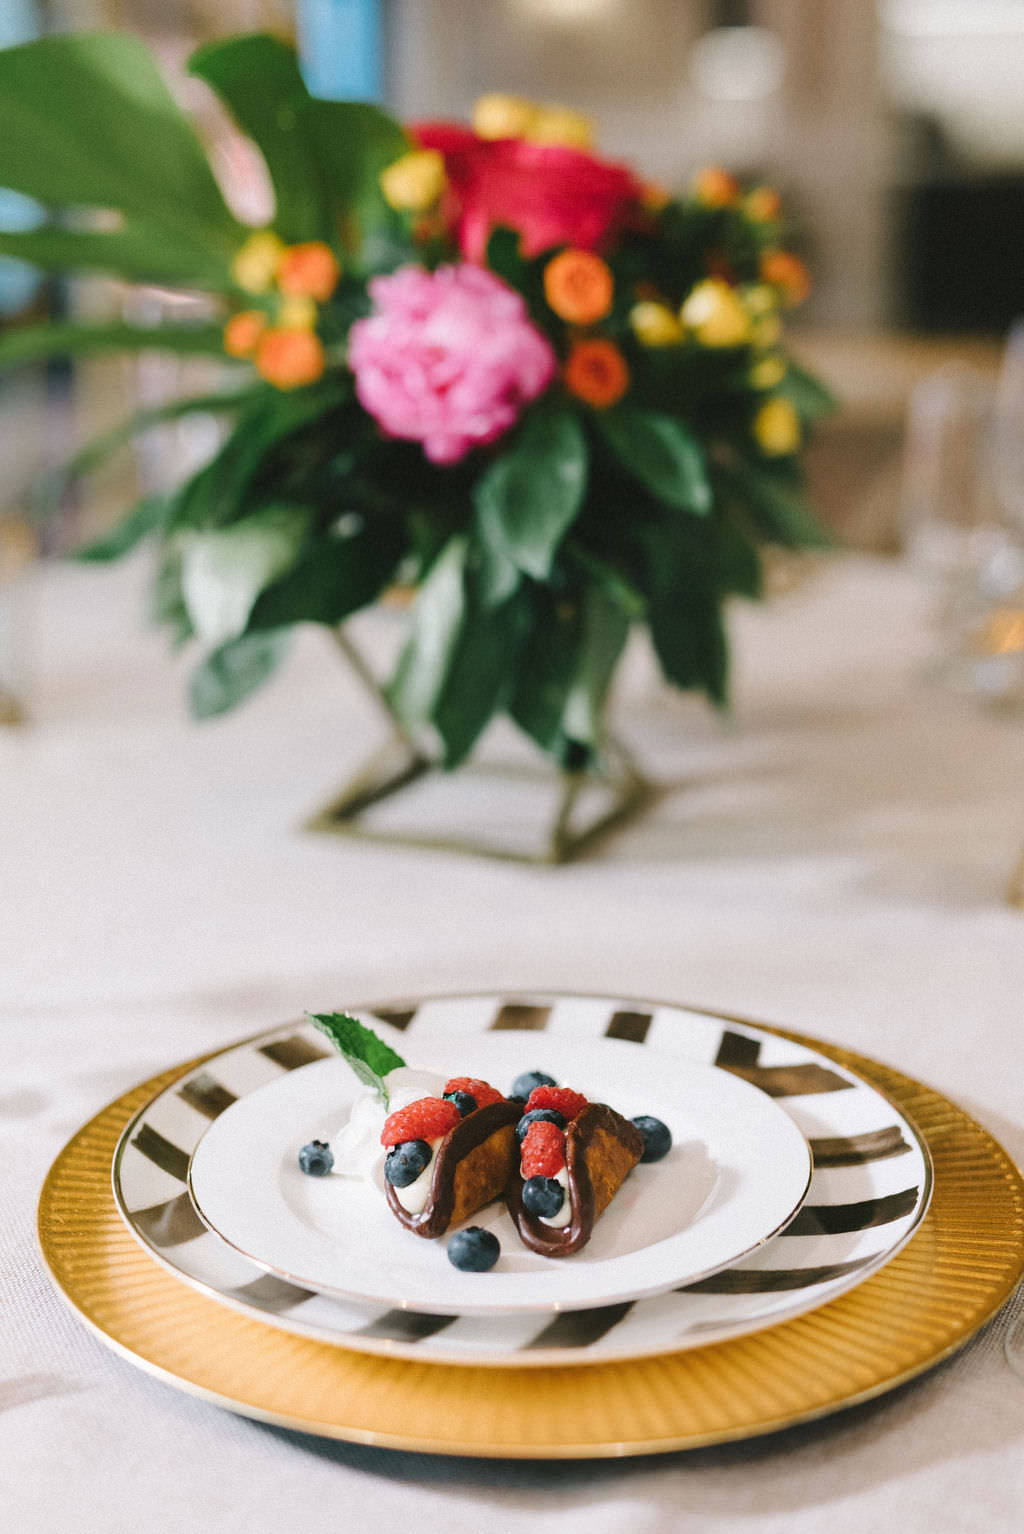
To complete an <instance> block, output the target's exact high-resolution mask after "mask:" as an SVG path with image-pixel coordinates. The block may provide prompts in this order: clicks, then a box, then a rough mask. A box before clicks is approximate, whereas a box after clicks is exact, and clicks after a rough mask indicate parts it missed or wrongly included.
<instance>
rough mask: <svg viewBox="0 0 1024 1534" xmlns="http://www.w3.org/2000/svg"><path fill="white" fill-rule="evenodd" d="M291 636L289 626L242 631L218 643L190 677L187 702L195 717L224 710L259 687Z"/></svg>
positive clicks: (206, 717) (277, 663)
mask: <svg viewBox="0 0 1024 1534" xmlns="http://www.w3.org/2000/svg"><path fill="white" fill-rule="evenodd" d="M290 638H291V634H290V631H289V630H288V629H275V630H272V631H269V632H266V633H261V634H243V635H242V636H241V637H240V638H239V639H229V640H228V642H227V644H223V645H220V646H219V647H218V649H216V650H214V651H213V653H212V654H210V655H208V656H207V657H206V659H205V660H204V661H203V662H202V663H201V665H199V666H198V667H197V668H196V670H195V671H193V673H192V675H191V677H190V678H189V684H188V695H189V704H190V706H191V709H192V713H193V714H194V715H195V717H196V718H197V719H209V718H212V717H213V715H215V714H223V713H226V712H227V710H228V709H231V708H234V707H235V705H236V704H238V703H241V702H242V700H243V698H247V697H249V695H250V693H253V692H255V691H256V689H257V688H259V687H262V686H263V684H264V682H266V681H268V680H269V679H270V677H271V676H272V675H273V674H274V672H275V671H276V670H277V668H278V666H279V665H280V664H281V662H282V660H283V659H284V657H285V654H286V651H287V647H288V642H289V640H290Z"/></svg>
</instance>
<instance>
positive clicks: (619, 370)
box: [563, 338, 629, 410]
mask: <svg viewBox="0 0 1024 1534" xmlns="http://www.w3.org/2000/svg"><path fill="white" fill-rule="evenodd" d="M563 376H564V378H565V387H566V388H567V389H568V390H569V393H570V394H575V395H576V398H577V399H581V400H584V401H585V402H586V403H587V404H588V405H595V406H596V407H597V409H599V410H604V409H606V408H607V406H609V405H614V404H615V403H616V401H617V400H620V399H621V398H622V396H623V395H624V394H625V392H626V390H627V389H628V388H629V368H628V367H627V366H626V359H625V358H624V357H623V355H622V353H621V352H620V351H619V348H618V347H617V346H616V345H615V343H614V341H605V340H601V339H599V338H597V339H590V340H584V341H576V342H574V343H573V347H572V350H571V351H570V353H569V357H568V360H567V362H566V364H565V372H564V375H563Z"/></svg>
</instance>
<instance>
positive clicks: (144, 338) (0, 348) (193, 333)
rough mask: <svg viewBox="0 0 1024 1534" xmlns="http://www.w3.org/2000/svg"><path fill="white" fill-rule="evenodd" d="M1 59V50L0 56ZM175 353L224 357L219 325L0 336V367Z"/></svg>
mask: <svg viewBox="0 0 1024 1534" xmlns="http://www.w3.org/2000/svg"><path fill="white" fill-rule="evenodd" d="M2 58H3V54H2V52H0V59H2ZM128 351H150V352H177V353H179V354H182V355H185V356H197V355H198V356H203V355H205V356H214V357H223V355H224V341H223V336H222V333H221V327H220V326H219V325H202V324H198V325H161V326H160V327H159V328H158V329H154V328H153V327H152V326H149V325H125V324H122V323H121V322H120V321H115V322H113V323H111V324H107V325H104V324H80V325H79V324H73V323H68V324H53V323H50V324H46V325H27V326H25V328H24V329H22V330H11V331H8V333H7V334H6V335H0V369H2V368H9V367H16V366H19V365H21V364H22V363H26V362H42V361H44V360H45V359H46V358H47V357H62V356H67V355H71V356H75V357H83V356H88V355H91V354H94V353H96V352H128Z"/></svg>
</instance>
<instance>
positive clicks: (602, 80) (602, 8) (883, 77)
mask: <svg viewBox="0 0 1024 1534" xmlns="http://www.w3.org/2000/svg"><path fill="white" fill-rule="evenodd" d="M97 26H104V27H118V28H124V29H129V30H132V31H136V32H139V33H141V34H142V35H143V36H145V37H147V38H148V39H149V40H150V41H151V42H152V44H153V46H154V48H155V50H156V51H157V52H158V54H159V56H160V57H161V59H162V61H163V62H164V63H165V65H166V67H167V69H168V71H169V72H170V73H171V75H172V76H173V77H174V78H175V79H176V81H177V89H178V90H179V92H180V93H181V97H182V100H183V101H184V102H185V103H186V104H187V105H188V106H189V107H190V108H191V109H192V110H193V111H194V112H195V114H196V118H197V121H198V122H199V123H200V125H201V126H202V127H203V130H204V132H205V133H206V134H207V136H208V137H209V138H210V139H211V140H212V141H213V142H214V143H215V144H216V146H217V163H218V166H219V169H220V172H221V174H222V175H223V176H224V177H225V179H227V180H228V181H229V182H232V183H233V184H234V187H235V193H236V195H237V197H238V200H239V205H240V206H241V207H243V208H244V209H245V210H246V211H247V212H248V213H249V214H250V216H252V217H253V218H258V217H259V216H260V211H261V206H262V205H261V201H260V199H261V196H265V192H264V191H263V188H262V185H261V182H260V176H259V167H258V166H257V165H255V164H254V163H253V160H252V157H251V156H248V155H247V152H246V147H245V146H244V145H243V144H240V143H239V142H238V140H237V139H236V138H235V136H234V135H233V134H232V133H231V131H230V130H229V128H228V126H227V125H226V124H225V123H224V121H223V120H222V119H221V118H219V116H218V115H217V113H216V111H215V110H214V108H213V105H212V103H211V101H210V100H209V99H208V98H207V97H206V96H205V94H204V91H203V88H202V87H201V86H199V85H198V84H197V83H196V82H194V81H188V80H186V79H185V77H184V75H183V73H182V69H181V66H182V64H183V62H184V60H185V58H186V57H187V55H188V53H189V52H190V50H191V49H192V48H193V47H194V46H195V44H196V43H198V42H200V41H202V40H204V39H206V38H209V37H212V36H219V35H224V34H227V33H230V32H233V31H241V30H250V29H261V28H269V29H272V30H275V31H277V32H281V33H284V34H286V35H291V36H294V37H296V39H297V41H298V44H299V47H300V51H301V54H302V57H303V60H304V65H305V69H306V73H307V77H308V78H309V81H310V84H311V85H312V87H313V88H314V89H315V90H317V91H318V92H320V93H322V94H328V95H330V94H334V95H339V96H345V95H357V96H371V97H376V98H378V99H381V100H383V101H384V102H386V103H388V104H390V105H391V106H393V107H394V108H395V109H396V110H397V111H398V112H399V113H400V114H402V115H404V116H407V117H417V116H423V117H431V116H466V115H467V114H468V112H469V110H470V108H471V106H472V103H473V100H474V99H475V97H476V96H477V95H479V94H480V93H481V92H482V91H485V90H495V89H500V90H507V91H514V92H519V93H522V94H524V95H528V96H533V97H537V98H540V99H543V100H548V101H560V102H565V103H566V104H570V105H572V106H574V107H576V108H578V109H581V110H583V111H584V112H587V113H589V114H591V115H592V116H593V117H594V119H595V120H596V123H597V125H598V141H599V147H600V149H601V151H602V152H603V153H604V154H606V155H609V156H613V157H614V156H621V157H623V158H628V159H630V160H633V161H635V162H636V163H637V164H638V165H639V166H641V167H642V168H643V170H644V173H645V174H647V175H649V176H651V177H653V178H657V179H660V180H662V181H665V182H667V183H669V184H671V185H673V186H683V185H685V184H686V183H687V182H688V181H689V179H690V177H691V176H692V174H693V172H694V171H695V170H696V169H697V168H698V167H700V166H702V165H704V164H707V163H721V164H724V165H726V166H727V167H728V168H729V169H731V170H733V171H735V172H737V173H739V174H741V175H744V176H748V175H749V176H752V177H756V178H758V179H765V180H769V181H772V182H774V183H775V184H776V185H777V186H778V187H779V188H780V190H781V191H782V193H783V195H784V198H785V200H786V204H787V207H788V209H789V211H790V213H791V214H792V216H793V220H794V230H793V236H792V243H793V244H794V245H795V246H796V247H797V248H799V249H800V250H801V251H802V253H803V254H804V255H805V256H806V258H807V260H808V261H809V263H810V265H811V267H812V270H813V273H814V277H815V291H814V293H813V295H812V297H811V300H810V301H809V303H808V304H807V305H806V307H805V309H804V310H802V311H801V313H800V316H799V319H798V321H797V327H798V328H797V331H796V334H795V343H796V345H795V349H796V350H797V351H798V352H800V351H802V352H803V354H804V356H805V359H806V360H807V361H808V362H809V363H810V364H811V365H812V366H814V367H816V368H817V369H819V370H820V371H821V372H822V373H824V375H825V376H826V377H827V378H829V379H830V381H831V382H832V383H833V384H834V386H835V387H836V389H837V390H838V392H839V393H840V395H841V396H842V398H843V400H844V406H845V408H844V410H843V412H842V413H841V414H840V416H839V417H837V418H836V420H835V421H834V422H833V423H832V424H831V425H830V426H829V427H828V428H827V429H826V431H825V432H823V433H822V437H821V440H820V441H819V443H818V444H816V445H815V447H814V449H813V452H812V457H811V472H812V476H814V478H815V480H816V482H817V485H818V499H819V504H820V506H821V509H822V512H823V514H824V515H826V516H827V517H828V519H829V520H830V521H831V522H832V523H833V525H835V526H836V527H837V529H838V530H839V531H840V532H841V533H842V534H843V536H845V537H847V538H848V539H849V540H850V541H851V542H853V543H855V544H862V545H869V546H872V547H893V546H895V545H896V543H897V542H898V538H899V529H898V507H897V504H896V503H897V500H898V493H899V490H898V479H899V472H898V465H899V456H900V446H901V438H902V430H903V423H904V415H905V410H906V404H907V400H908V398H909V395H910V392H911V390H912V389H913V387H914V385H915V383H916V382H917V381H919V380H920V378H921V377H922V376H924V375H925V374H927V373H928V372H929V371H931V370H932V369H934V367H935V366H937V365H938V364H939V363H940V362H942V361H943V360H945V359H948V358H958V359H961V360H962V359H965V358H966V359H968V360H969V361H971V362H972V363H973V364H975V365H978V366H980V367H982V368H983V369H985V368H989V369H991V368H994V366H995V365H996V359H997V356H998V348H999V344H1000V342H1001V340H1002V338H1003V337H1004V336H1005V333H1006V331H1007V329H1008V327H1009V325H1010V323H1011V321H1012V320H1013V319H1014V317H1015V316H1017V315H1018V314H1021V313H1024V264H1022V262H1021V260H1020V256H1019V252H1020V243H1021V241H1020V237H1021V234H1022V232H1024V92H1022V91H1021V88H1020V82H1021V80H1022V79H1024V0H876V3H872V0H857V3H854V0H3V4H2V5H0V43H2V42H7V41H16V40H18V39H19V38H20V37H23V36H28V35H32V33H33V32H37V31H42V30H61V29H67V28H85V27H97ZM0 195H2V194H0ZM21 211H22V212H23V211H24V210H21ZM18 212H19V210H18V208H17V207H15V206H14V204H11V203H10V202H9V203H8V206H7V208H6V210H5V217H9V216H18ZM61 301H62V296H61V295H60V294H59V293H57V294H55V293H54V291H53V290H52V288H51V289H49V290H47V289H43V288H41V287H40V286H39V284H37V283H35V282H34V281H33V279H32V277H31V274H27V273H25V272H23V271H22V272H18V271H15V270H14V269H13V268H11V267H10V265H9V264H8V266H6V267H4V268H2V269H0V308H2V311H3V316H5V317H6V322H7V323H15V322H17V319H18V316H19V313H21V312H24V311H25V310H26V309H28V308H31V307H32V306H33V305H37V304H39V303H40V302H48V303H53V302H57V303H59V302H61ZM3 316H0V319H2V318H3ZM118 366H119V365H118V364H109V365H107V364H104V369H105V375H104V376H105V377H106V379H107V382H108V384H110V381H111V379H113V377H114V375H115V373H116V369H117V367H118ZM100 371H101V372H103V369H101V370H100ZM111 386H112V385H111ZM46 387H47V389H48V392H49V398H50V405H51V411H52V409H53V408H54V407H59V404H60V400H61V398H62V395H61V388H62V383H61V377H60V370H59V368H57V369H56V370H51V373H50V376H49V379H48V382H47V385H46ZM26 388H28V389H29V393H28V395H27V396H25V394H24V390H25V389H26ZM26 398H27V400H28V403H27V404H26V403H25V400H26ZM94 398H95V400H96V401H97V402H98V403H97V404H96V406H95V408H96V409H98V410H99V411H100V413H101V414H102V413H103V409H104V406H103V404H102V400H103V398H104V390H99V391H97V392H96V394H95V396H94ZM34 399H35V396H33V395H32V393H31V388H30V387H29V386H28V385H23V386H22V392H21V394H20V395H19V396H18V398H17V399H16V398H15V391H13V390H12V388H11V387H10V386H6V387H5V388H4V392H3V394H0V409H4V410H5V412H6V414H7V419H8V420H9V419H10V418H11V416H10V413H11V412H13V411H15V410H19V409H20V410H22V411H24V410H28V411H29V412H30V414H31V412H32V411H33V408H34ZM85 409H86V413H88V410H89V407H88V406H86V407H85ZM82 413H83V412H82V407H81V406H79V408H78V412H77V416H76V420H75V422H73V423H71V422H69V421H68V420H65V421H64V423H63V425H62V426H61V427H60V433H61V435H65V434H66V432H67V431H73V433H74V434H76V435H77V434H79V430H80V425H81V423H80V421H79V420H78V417H80V416H81V415H82ZM113 413H114V414H116V412H113ZM32 419H33V420H38V415H37V414H34V415H32ZM51 421H52V414H51ZM89 424H93V423H89ZM50 430H51V432H52V430H53V428H52V425H51V428H50ZM5 436H6V437H7V438H8V440H10V433H9V432H6V433H5ZM30 436H31V433H29V434H28V435H24V434H23V435H22V436H21V438H20V449H19V451H20V455H21V458H22V459H31V458H32V456H33V454H35V455H36V456H38V455H39V454H40V453H43V454H44V455H45V452H46V448H45V444H40V443H39V442H38V441H30ZM23 467H24V466H23V464H19V468H18V473H21V472H22V469H23Z"/></svg>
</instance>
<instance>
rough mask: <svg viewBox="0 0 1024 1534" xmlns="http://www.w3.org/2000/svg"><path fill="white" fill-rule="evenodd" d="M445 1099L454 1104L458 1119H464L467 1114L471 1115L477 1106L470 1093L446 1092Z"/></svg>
mask: <svg viewBox="0 0 1024 1534" xmlns="http://www.w3.org/2000/svg"><path fill="white" fill-rule="evenodd" d="M444 1095H445V1097H446V1098H447V1099H448V1101H449V1102H450V1103H454V1104H455V1106H456V1108H458V1110H459V1117H460V1118H463V1119H464V1118H465V1117H466V1114H467V1113H472V1112H473V1111H474V1109H475V1108H476V1106H477V1102H476V1098H475V1097H474V1096H473V1094H472V1092H446V1093H445V1094H444Z"/></svg>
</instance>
